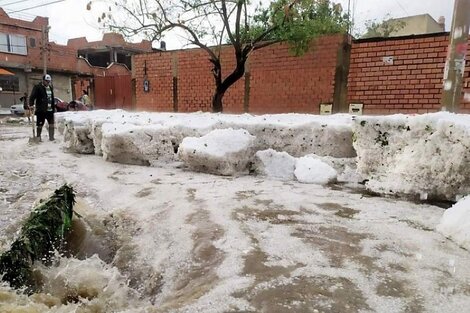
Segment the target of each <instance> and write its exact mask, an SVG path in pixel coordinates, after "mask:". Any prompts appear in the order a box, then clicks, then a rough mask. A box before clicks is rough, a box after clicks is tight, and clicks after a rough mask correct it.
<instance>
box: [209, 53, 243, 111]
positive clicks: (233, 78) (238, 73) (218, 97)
mask: <svg viewBox="0 0 470 313" xmlns="http://www.w3.org/2000/svg"><path fill="white" fill-rule="evenodd" d="M245 62H246V57H244V58H242V59H241V60H240V59H239V60H238V62H237V67H236V68H235V70H234V71H233V72H232V73H231V74H230V75H228V76H227V77H226V78H225V79H224V80H223V82H220V80H217V77H216V80H215V83H216V87H215V93H214V96H213V97H212V112H214V113H218V112H223V110H224V107H223V103H222V99H223V97H224V95H225V92H226V91H227V89H229V87H230V86H232V85H233V84H235V83H236V82H237V81H238V80H239V79H240V78H242V77H243V74H245Z"/></svg>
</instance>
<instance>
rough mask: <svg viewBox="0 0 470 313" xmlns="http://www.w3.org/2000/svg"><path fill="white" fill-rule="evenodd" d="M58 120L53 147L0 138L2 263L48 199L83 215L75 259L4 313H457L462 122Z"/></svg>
mask: <svg viewBox="0 0 470 313" xmlns="http://www.w3.org/2000/svg"><path fill="white" fill-rule="evenodd" d="M56 117H57V127H58V130H59V132H60V133H61V134H62V136H60V137H59V138H58V139H57V140H56V141H55V142H48V141H45V142H43V143H41V144H39V145H30V144H28V137H30V136H31V134H30V130H31V128H30V127H29V126H28V125H25V124H22V123H23V122H21V121H20V123H16V124H15V123H14V122H15V121H14V120H13V121H11V122H9V123H7V122H6V120H3V121H2V124H0V130H1V132H0V140H1V142H2V145H0V150H1V157H0V172H1V178H0V180H1V184H2V189H1V190H0V191H1V195H2V196H3V201H2V204H1V207H0V208H1V210H2V214H1V215H0V216H1V218H0V226H1V227H0V249H1V250H0V251H4V250H5V249H7V248H8V245H9V243H11V242H12V240H13V238H15V235H16V232H17V230H18V227H20V225H21V221H22V220H23V219H24V218H25V216H26V215H27V214H28V213H29V212H30V210H31V206H32V204H33V203H34V202H35V201H38V199H40V198H41V197H42V198H44V197H45V196H46V195H47V194H48V192H51V191H52V190H54V189H55V188H57V187H58V186H60V185H61V184H62V183H64V182H67V183H69V184H71V185H72V186H73V187H74V188H75V189H76V190H77V192H78V197H79V203H78V204H77V208H76V209H77V210H78V211H79V213H81V215H82V216H83V217H82V219H80V220H79V221H76V225H75V226H74V232H75V233H74V234H75V236H74V238H75V239H74V240H75V241H74V242H72V245H73V247H74V249H75V250H74V253H73V256H68V257H62V258H61V259H60V260H59V261H58V262H57V264H55V265H54V266H52V267H42V266H40V265H38V270H39V271H40V272H41V274H42V275H43V276H44V282H45V285H44V286H45V287H44V292H43V293H41V294H36V295H32V296H27V295H22V294H18V293H16V292H15V291H13V290H11V289H10V288H9V287H8V286H5V285H3V286H1V287H0V294H3V295H5V296H4V297H3V298H2V299H5V300H4V301H1V302H0V311H2V312H3V311H5V310H13V311H14V310H26V311H27V312H28V311H31V312H34V311H36V312H37V311H39V312H72V311H77V312H462V308H465V307H468V306H469V305H470V293H469V288H468V281H469V280H470V270H468V267H467V266H466V264H467V263H468V262H467V260H468V257H469V252H468V251H467V250H466V249H468V248H469V239H468V238H470V234H469V231H468V228H469V227H468V224H470V222H469V221H470V213H469V211H470V210H469V205H470V203H469V200H468V197H467V195H468V194H470V192H469V190H470V182H469V179H470V175H469V168H470V167H469V166H468V165H469V157H470V152H469V147H470V142H469V141H470V139H469V138H470V136H469V129H470V120H469V117H468V116H467V115H457V114H450V113H444V112H441V113H434V114H426V115H416V116H411V115H407V116H405V115H394V116H376V117H367V116H351V115H333V116H314V115H308V114H280V115H260V116H255V115H249V114H243V115H224V114H210V113H193V114H182V113H148V112H133V113H131V112H125V111H121V110H114V111H104V110H98V111H93V112H67V113H61V114H57V116H56ZM435 204H439V205H440V206H437V205H435ZM442 205H444V206H449V207H451V208H450V209H448V210H447V211H446V210H445V209H444V208H442ZM464 248H466V249H464ZM71 299H74V301H71Z"/></svg>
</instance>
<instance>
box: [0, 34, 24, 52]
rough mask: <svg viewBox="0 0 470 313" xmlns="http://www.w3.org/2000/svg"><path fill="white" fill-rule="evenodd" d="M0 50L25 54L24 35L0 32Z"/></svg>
mask: <svg viewBox="0 0 470 313" xmlns="http://www.w3.org/2000/svg"><path fill="white" fill-rule="evenodd" d="M0 52H9V53H15V54H22V55H27V54H28V51H27V49H26V37H25V36H22V35H13V34H4V33H0Z"/></svg>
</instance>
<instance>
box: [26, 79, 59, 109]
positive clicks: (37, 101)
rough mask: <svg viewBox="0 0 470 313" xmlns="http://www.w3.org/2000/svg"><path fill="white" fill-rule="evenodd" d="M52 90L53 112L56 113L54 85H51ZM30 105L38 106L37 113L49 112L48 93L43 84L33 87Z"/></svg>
mask: <svg viewBox="0 0 470 313" xmlns="http://www.w3.org/2000/svg"><path fill="white" fill-rule="evenodd" d="M50 88H51V91H52V95H51V97H52V112H55V111H56V107H55V101H54V88H53V87H52V85H50ZM29 105H30V106H32V105H36V112H42V113H45V112H47V92H46V87H45V86H44V85H43V84H42V82H41V83H39V84H37V85H35V86H34V87H33V91H31V96H30V97H29Z"/></svg>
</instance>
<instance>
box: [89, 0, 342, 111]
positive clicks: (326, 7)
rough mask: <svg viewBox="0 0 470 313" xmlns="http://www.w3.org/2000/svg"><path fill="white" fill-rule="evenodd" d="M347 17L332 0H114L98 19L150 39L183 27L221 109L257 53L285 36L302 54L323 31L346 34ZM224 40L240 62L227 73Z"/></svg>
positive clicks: (112, 27)
mask: <svg viewBox="0 0 470 313" xmlns="http://www.w3.org/2000/svg"><path fill="white" fill-rule="evenodd" d="M97 1H102V0H92V2H90V3H89V4H88V8H91V6H92V4H93V2H97ZM260 4H261V3H260ZM348 21H349V20H348V18H347V16H345V15H343V14H342V12H341V7H340V6H339V5H335V4H333V3H330V1H329V0H278V1H274V2H271V3H270V4H269V5H268V6H267V7H262V6H261V5H260V6H258V7H257V8H256V9H255V8H253V7H252V6H251V4H250V1H249V0H115V2H113V4H112V5H111V6H110V7H109V12H107V13H103V14H102V16H101V18H100V21H99V22H101V23H102V24H104V26H106V27H107V28H108V29H110V30H112V31H117V32H120V33H122V34H123V35H125V36H127V37H133V36H136V35H143V36H145V37H146V38H147V39H149V40H151V41H156V40H160V39H161V37H162V35H164V34H165V33H167V32H169V31H172V30H178V29H179V30H182V31H183V32H184V33H185V36H186V37H185V39H186V40H187V43H188V44H191V45H195V46H197V47H199V48H201V49H203V50H204V51H205V52H207V54H208V56H209V61H210V62H211V63H212V75H213V77H214V81H215V91H214V95H213V98H212V110H213V111H214V112H222V111H223V104H222V99H223V97H224V95H225V92H226V91H227V90H228V89H229V88H230V86H232V85H233V84H234V83H235V82H237V81H238V80H239V79H240V78H241V77H243V75H244V73H245V64H246V61H247V59H248V57H249V55H250V54H251V53H252V52H254V51H256V50H259V49H262V48H264V47H267V46H269V45H272V44H274V43H276V42H279V41H284V40H285V41H289V42H291V43H292V44H293V45H294V47H295V49H294V51H295V52H296V53H297V54H300V53H302V52H303V51H305V50H306V49H307V48H308V43H309V42H310V41H311V40H312V39H313V38H315V37H316V36H318V35H319V34H321V33H337V32H344V31H345V30H346V29H347V25H348ZM223 44H229V45H231V46H232V47H233V51H234V54H235V60H236V63H235V67H234V68H233V69H230V71H229V73H228V75H223V73H222V65H221V59H220V57H221V55H220V54H221V50H222V49H221V48H222V45H223Z"/></svg>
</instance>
